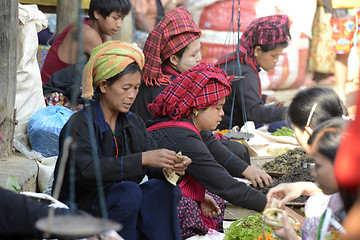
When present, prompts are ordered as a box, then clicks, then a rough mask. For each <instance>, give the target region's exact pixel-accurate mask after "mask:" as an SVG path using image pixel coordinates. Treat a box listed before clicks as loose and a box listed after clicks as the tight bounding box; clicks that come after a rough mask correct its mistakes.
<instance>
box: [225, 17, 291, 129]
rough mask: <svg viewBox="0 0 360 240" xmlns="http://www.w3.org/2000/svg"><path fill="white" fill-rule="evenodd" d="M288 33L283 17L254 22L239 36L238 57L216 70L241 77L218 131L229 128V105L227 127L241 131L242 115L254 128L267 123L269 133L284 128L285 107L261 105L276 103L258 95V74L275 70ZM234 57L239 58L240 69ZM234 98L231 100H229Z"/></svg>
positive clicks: (288, 25)
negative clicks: (261, 71)
mask: <svg viewBox="0 0 360 240" xmlns="http://www.w3.org/2000/svg"><path fill="white" fill-rule="evenodd" d="M289 29H290V21H289V18H288V17H287V16H286V15H274V16H267V17H262V18H258V19H256V20H254V21H253V22H252V23H251V24H250V25H249V26H248V27H247V29H246V30H245V32H244V33H243V34H242V36H241V38H240V43H239V45H240V47H239V56H237V54H236V52H235V53H233V54H232V55H231V56H228V57H226V58H224V59H222V60H221V61H220V63H219V65H220V67H221V68H223V69H226V72H227V73H228V74H229V75H236V76H240V75H241V76H243V77H244V79H241V80H239V81H235V82H234V83H233V84H232V86H231V88H232V90H233V91H232V93H231V94H230V95H229V97H228V98H227V99H226V102H225V105H224V112H225V115H224V116H223V118H222V121H221V124H220V125H219V128H220V129H228V128H229V126H230V116H231V111H232V107H233V104H234V110H233V119H232V126H231V127H233V126H239V127H241V126H242V125H243V124H244V117H243V116H244V115H245V114H246V119H247V120H248V121H253V122H254V123H255V124H256V125H257V126H261V125H262V124H264V123H270V124H269V132H273V131H275V130H276V129H277V128H280V127H281V126H285V125H286V123H285V122H284V121H282V120H284V119H285V112H286V110H287V108H286V107H283V106H265V103H270V102H273V101H276V99H275V98H274V97H273V96H266V95H263V94H262V93H261V80H260V77H259V71H260V70H261V69H263V70H265V71H267V72H268V71H270V70H272V69H274V68H275V66H276V63H277V61H278V59H279V56H280V55H281V53H282V52H283V50H284V48H285V47H287V45H288V43H289V41H290V32H289ZM237 57H239V60H240V66H239V65H238V62H237ZM239 67H240V68H241V69H239ZM240 70H241V71H240ZM234 97H235V100H233V98H234ZM279 105H281V104H279ZM243 107H244V108H243ZM243 109H245V112H243Z"/></svg>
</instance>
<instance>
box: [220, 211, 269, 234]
mask: <svg viewBox="0 0 360 240" xmlns="http://www.w3.org/2000/svg"><path fill="white" fill-rule="evenodd" d="M264 231H265V233H270V234H272V233H273V232H274V231H273V230H272V229H271V228H270V227H269V226H266V225H264ZM260 234H262V215H261V214H260V213H258V214H256V215H251V216H248V217H245V218H241V219H238V220H236V221H235V222H233V223H232V224H231V225H230V227H229V228H227V229H225V238H224V240H254V239H257V238H258V236H259V235H260Z"/></svg>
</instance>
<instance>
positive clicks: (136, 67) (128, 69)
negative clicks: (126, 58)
mask: <svg viewBox="0 0 360 240" xmlns="http://www.w3.org/2000/svg"><path fill="white" fill-rule="evenodd" d="M136 72H140V73H141V69H140V67H139V65H138V64H137V63H136V62H133V63H130V64H129V65H127V67H126V68H125V69H124V70H123V71H122V72H120V73H118V74H116V75H115V76H113V77H111V78H109V79H106V83H107V85H109V86H111V85H113V84H114V83H115V82H116V81H117V80H119V79H120V78H121V77H122V76H124V75H126V74H131V73H136ZM94 95H95V96H96V97H97V98H100V96H101V91H100V87H97V88H96V89H95V94H94Z"/></svg>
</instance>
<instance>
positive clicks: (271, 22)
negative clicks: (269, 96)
mask: <svg viewBox="0 0 360 240" xmlns="http://www.w3.org/2000/svg"><path fill="white" fill-rule="evenodd" d="M290 38H291V36H290V20H289V18H288V16H286V15H272V16H267V17H261V18H258V19H255V20H254V21H253V22H252V23H251V24H250V25H249V26H248V27H247V28H246V30H245V32H244V33H243V34H242V35H241V38H240V42H239V45H240V47H239V55H240V56H239V57H240V61H241V62H242V63H244V64H251V65H253V64H256V61H255V55H254V48H255V46H257V45H265V46H274V45H276V44H278V43H283V42H287V43H288V42H289V41H290ZM235 57H236V52H235V54H233V55H232V56H230V57H229V58H228V59H226V58H223V59H222V61H221V62H220V64H223V63H225V62H224V60H225V61H226V60H227V61H230V60H232V59H234V58H235ZM253 67H254V66H253ZM255 70H256V68H255Z"/></svg>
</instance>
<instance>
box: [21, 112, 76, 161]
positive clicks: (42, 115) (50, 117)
mask: <svg viewBox="0 0 360 240" xmlns="http://www.w3.org/2000/svg"><path fill="white" fill-rule="evenodd" d="M73 113H74V112H73V111H71V110H70V109H68V108H65V107H62V106H48V107H45V108H42V109H40V110H38V111H37V112H36V113H35V114H34V115H33V116H32V117H31V118H30V120H29V123H28V126H27V134H28V138H29V141H30V144H31V147H32V149H33V150H35V151H37V152H39V153H41V155H42V156H44V157H52V156H57V155H58V154H59V135H60V131H61V129H62V128H63V126H64V125H65V123H66V122H67V120H68V119H69V118H70V117H71V115H72V114H73Z"/></svg>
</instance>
